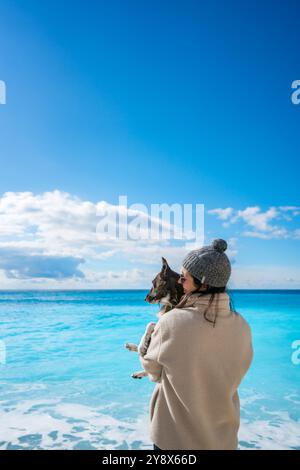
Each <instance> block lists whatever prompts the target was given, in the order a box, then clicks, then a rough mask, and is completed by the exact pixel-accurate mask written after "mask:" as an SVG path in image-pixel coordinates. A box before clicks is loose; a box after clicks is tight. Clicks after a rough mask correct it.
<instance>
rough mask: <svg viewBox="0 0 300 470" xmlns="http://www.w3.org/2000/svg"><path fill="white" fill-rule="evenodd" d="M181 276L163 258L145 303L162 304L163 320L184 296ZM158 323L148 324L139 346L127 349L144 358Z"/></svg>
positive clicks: (141, 374) (137, 375)
mask: <svg viewBox="0 0 300 470" xmlns="http://www.w3.org/2000/svg"><path fill="white" fill-rule="evenodd" d="M179 278H180V275H179V274H178V273H176V272H175V271H173V270H172V269H171V268H170V266H169V265H168V262H167V260H166V259H165V258H163V257H162V267H161V270H160V272H159V273H158V274H157V275H156V276H155V278H154V279H153V281H152V287H151V289H150V291H149V292H148V294H147V295H146V298H145V301H146V302H148V303H149V304H160V305H161V308H160V310H159V312H158V314H157V317H158V318H161V317H162V316H163V315H164V314H165V313H167V312H169V311H170V310H172V308H174V307H175V305H177V304H178V303H179V301H180V299H181V297H182V296H183V294H184V292H183V287H182V284H180V283H179V282H178V280H179ZM155 325H156V323H153V322H151V323H148V325H147V327H146V331H145V333H144V335H143V337H142V339H141V341H140V344H139V345H138V346H137V345H136V344H134V343H126V344H125V347H126V348H127V349H128V350H129V351H135V352H138V353H139V354H141V355H142V356H144V355H145V354H146V352H147V349H148V346H149V344H150V341H151V334H152V333H153V331H154V328H155ZM147 375H148V374H147V372H146V371H139V372H134V373H133V374H132V375H131V377H132V378H133V379H142V378H143V377H146V376H147Z"/></svg>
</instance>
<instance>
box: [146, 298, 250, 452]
mask: <svg viewBox="0 0 300 470" xmlns="http://www.w3.org/2000/svg"><path fill="white" fill-rule="evenodd" d="M209 298H210V295H205V296H201V297H199V294H191V295H190V296H186V297H185V298H184V301H183V302H182V301H181V302H180V304H178V305H184V306H183V307H182V308H178V306H177V307H176V308H174V309H172V310H170V311H169V312H167V313H166V314H164V315H163V317H162V318H160V319H159V321H158V322H157V324H156V327H155V329H154V332H153V333H152V338H151V342H150V345H149V348H148V351H147V354H146V355H145V356H141V355H140V356H139V358H140V362H141V364H142V366H143V368H144V369H145V370H146V371H147V372H148V374H149V378H150V380H151V381H153V382H156V387H155V389H154V391H153V395H152V398H151V402H150V409H149V411H150V437H151V439H152V441H153V442H154V443H155V444H156V445H157V446H158V447H159V448H160V449H163V450H180V449H187V450H188V449H193V450H195V449H236V448H237V444H238V437H237V434H238V429H239V424H240V403H239V396H238V392H237V389H238V386H239V385H240V382H241V380H242V378H243V377H244V375H245V374H246V372H247V370H248V368H249V366H250V364H251V360H252V356H253V350H252V341H251V331H250V328H249V325H248V323H247V322H246V321H245V320H244V318H243V317H242V316H241V315H240V314H237V313H234V312H232V311H230V307H229V297H228V294H227V293H220V294H216V295H215V298H214V300H213V302H212V304H211V306H210V308H209V310H208V312H207V317H208V318H210V319H211V320H213V319H214V317H215V316H216V323H215V326H213V323H210V322H209V321H207V320H206V319H205V318H204V311H205V310H206V309H207V306H208V302H209Z"/></svg>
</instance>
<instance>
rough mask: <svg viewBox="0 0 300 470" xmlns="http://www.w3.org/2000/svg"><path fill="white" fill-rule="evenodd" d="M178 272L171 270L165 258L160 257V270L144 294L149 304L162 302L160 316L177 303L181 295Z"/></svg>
mask: <svg viewBox="0 0 300 470" xmlns="http://www.w3.org/2000/svg"><path fill="white" fill-rule="evenodd" d="M179 277H180V276H179V274H178V273H176V272H175V271H173V270H172V269H171V268H170V266H169V265H168V262H167V260H166V259H165V258H162V267H161V271H160V272H159V273H158V274H157V275H156V276H155V278H154V279H153V281H152V288H151V289H150V291H149V292H148V294H147V295H146V298H145V300H146V302H149V304H162V308H161V309H160V311H159V314H158V316H159V317H160V316H161V315H163V314H164V313H166V312H168V311H169V310H171V309H172V308H174V307H175V305H177V304H178V302H179V300H180V298H181V297H182V295H183V288H182V285H181V284H179V283H178V280H179Z"/></svg>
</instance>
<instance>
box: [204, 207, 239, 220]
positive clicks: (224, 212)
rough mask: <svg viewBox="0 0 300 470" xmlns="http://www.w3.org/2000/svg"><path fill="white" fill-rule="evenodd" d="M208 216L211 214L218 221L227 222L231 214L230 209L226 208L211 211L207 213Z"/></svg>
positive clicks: (231, 210)
mask: <svg viewBox="0 0 300 470" xmlns="http://www.w3.org/2000/svg"><path fill="white" fill-rule="evenodd" d="M207 213H208V214H213V215H216V216H217V217H218V219H221V220H227V219H229V217H230V216H231V215H232V213H233V209H232V207H226V209H220V208H219V209H211V210H209V211H207Z"/></svg>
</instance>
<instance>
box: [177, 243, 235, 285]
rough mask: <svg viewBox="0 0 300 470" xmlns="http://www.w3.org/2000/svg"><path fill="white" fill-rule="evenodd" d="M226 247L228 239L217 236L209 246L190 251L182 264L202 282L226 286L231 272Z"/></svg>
mask: <svg viewBox="0 0 300 470" xmlns="http://www.w3.org/2000/svg"><path fill="white" fill-rule="evenodd" d="M226 249H227V243H226V241H225V240H223V239H222V238H217V239H216V240H214V241H213V242H212V244H211V245H209V246H203V247H202V248H200V249H198V250H192V251H190V252H189V253H188V254H187V256H186V257H185V258H184V260H183V262H182V266H183V267H184V268H185V269H186V270H187V271H188V272H189V273H190V274H191V275H192V276H194V277H195V278H196V279H198V280H199V281H200V282H202V283H205V284H208V285H209V286H212V287H225V286H226V284H227V282H228V281H229V278H230V274H231V264H230V261H229V259H228V257H227V255H226V254H225V251H226Z"/></svg>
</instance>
